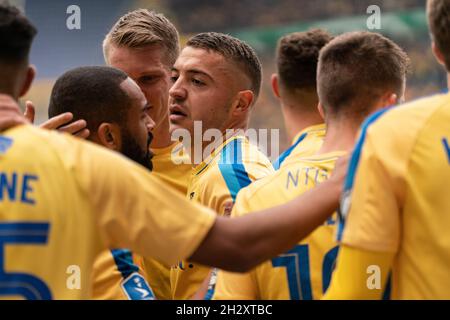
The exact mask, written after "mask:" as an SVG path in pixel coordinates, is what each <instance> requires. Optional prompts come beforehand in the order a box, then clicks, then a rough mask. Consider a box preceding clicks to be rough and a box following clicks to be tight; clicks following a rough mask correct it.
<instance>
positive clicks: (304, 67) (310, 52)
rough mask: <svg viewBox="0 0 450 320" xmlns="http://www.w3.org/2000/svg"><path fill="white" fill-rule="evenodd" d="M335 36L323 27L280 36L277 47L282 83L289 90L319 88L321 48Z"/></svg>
mask: <svg viewBox="0 0 450 320" xmlns="http://www.w3.org/2000/svg"><path fill="white" fill-rule="evenodd" d="M332 39H333V36H332V35H331V34H330V33H328V32H327V31H325V30H323V29H312V30H309V31H305V32H294V33H290V34H287V35H285V36H283V37H282V38H280V40H279V41H278V45H277V49H276V62H277V72H278V76H279V79H280V83H281V84H282V85H283V87H284V88H286V89H287V90H289V91H295V90H299V89H300V90H314V91H316V88H317V64H318V62H319V52H320V50H321V49H322V48H323V47H324V46H325V45H326V44H327V43H328V42H330V41H331V40H332Z"/></svg>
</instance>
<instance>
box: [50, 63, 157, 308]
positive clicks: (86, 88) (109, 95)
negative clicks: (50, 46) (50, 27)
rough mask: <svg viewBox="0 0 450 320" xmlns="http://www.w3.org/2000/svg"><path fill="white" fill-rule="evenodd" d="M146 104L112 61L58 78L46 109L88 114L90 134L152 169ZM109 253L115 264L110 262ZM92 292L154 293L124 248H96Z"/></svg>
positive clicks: (145, 296) (148, 296) (146, 296)
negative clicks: (104, 65)
mask: <svg viewBox="0 0 450 320" xmlns="http://www.w3.org/2000/svg"><path fill="white" fill-rule="evenodd" d="M148 108H149V105H148V102H147V100H146V99H145V97H144V95H143V93H142V91H141V90H140V89H139V87H138V86H137V84H136V83H135V82H134V81H133V80H131V79H130V78H129V77H128V76H127V75H126V74H125V73H124V72H122V71H120V70H117V69H114V68H111V67H82V68H76V69H73V70H71V71H68V72H67V73H65V74H64V75H62V76H61V77H60V78H59V79H58V80H57V81H56V83H55V86H54V87H53V90H52V94H51V98H50V106H49V110H48V114H49V118H52V117H55V116H58V115H60V114H63V113H66V112H70V113H72V114H73V115H74V119H75V120H78V119H84V120H86V122H87V129H88V130H89V132H90V135H89V137H88V138H87V139H88V140H90V141H92V142H94V143H96V144H99V145H102V146H104V147H106V148H108V149H110V150H114V151H117V152H120V153H121V154H123V155H124V156H126V157H127V158H129V159H131V160H133V161H135V162H137V163H139V164H141V165H142V166H144V167H146V168H148V169H150V170H152V167H153V166H152V162H151V158H152V153H151V151H150V148H149V146H150V143H151V142H152V139H153V136H152V133H151V131H152V130H153V127H154V125H155V124H154V122H153V120H152V119H151V118H150V116H149V115H148ZM111 259H113V261H114V264H111V263H109V262H110V261H111ZM111 288H114V290H111ZM112 293H113V294H112ZM93 294H94V298H104V299H152V298H154V294H153V292H152V290H151V289H150V286H149V285H148V284H147V282H146V280H145V279H144V277H143V276H142V275H141V274H139V267H138V266H137V265H136V264H135V263H134V262H133V256H132V253H131V251H130V250H127V249H116V250H106V251H104V252H102V253H101V254H100V256H99V257H98V258H97V260H96V262H95V264H94V286H93ZM108 294H109V295H108Z"/></svg>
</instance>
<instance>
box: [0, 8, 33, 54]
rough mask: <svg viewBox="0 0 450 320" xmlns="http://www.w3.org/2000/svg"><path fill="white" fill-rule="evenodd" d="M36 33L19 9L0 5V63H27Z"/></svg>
mask: <svg viewBox="0 0 450 320" xmlns="http://www.w3.org/2000/svg"><path fill="white" fill-rule="evenodd" d="M36 33H37V30H36V28H35V27H34V26H33V25H32V24H31V22H30V21H29V20H28V19H27V18H26V17H25V16H24V15H23V14H22V13H21V12H20V11H19V9H17V8H16V7H13V6H10V5H8V4H1V3H0V62H3V63H23V62H26V61H28V55H29V53H30V48H31V43H32V42H33V39H34V36H35V35H36Z"/></svg>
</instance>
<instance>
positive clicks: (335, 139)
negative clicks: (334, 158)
mask: <svg viewBox="0 0 450 320" xmlns="http://www.w3.org/2000/svg"><path fill="white" fill-rule="evenodd" d="M358 129H359V125H357V124H353V123H349V122H348V121H344V122H334V123H332V122H329V123H327V133H326V134H325V139H324V141H323V144H322V147H321V148H320V150H319V151H318V152H317V153H318V154H325V153H329V152H334V151H348V152H350V151H352V149H353V147H354V145H355V140H356V135H357V133H358Z"/></svg>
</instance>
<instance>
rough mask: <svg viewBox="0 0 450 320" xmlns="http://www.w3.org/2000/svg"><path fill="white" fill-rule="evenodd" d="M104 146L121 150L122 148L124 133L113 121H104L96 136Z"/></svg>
mask: <svg viewBox="0 0 450 320" xmlns="http://www.w3.org/2000/svg"><path fill="white" fill-rule="evenodd" d="M94 140H97V142H98V143H100V144H101V145H102V146H104V147H106V148H108V149H110V150H114V151H118V152H120V151H121V149H122V135H121V132H120V128H119V126H117V125H116V124H113V123H107V122H103V123H102V124H100V126H99V127H98V129H97V135H96V137H95V138H94Z"/></svg>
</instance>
